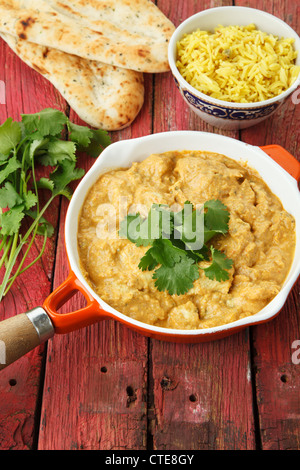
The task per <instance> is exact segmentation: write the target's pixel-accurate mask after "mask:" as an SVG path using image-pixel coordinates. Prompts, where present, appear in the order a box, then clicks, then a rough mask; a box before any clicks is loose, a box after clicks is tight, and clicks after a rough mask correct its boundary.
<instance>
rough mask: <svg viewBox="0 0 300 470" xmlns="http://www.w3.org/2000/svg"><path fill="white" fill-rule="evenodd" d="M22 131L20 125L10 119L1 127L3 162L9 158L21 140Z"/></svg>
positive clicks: (0, 149) (0, 139) (0, 142)
mask: <svg viewBox="0 0 300 470" xmlns="http://www.w3.org/2000/svg"><path fill="white" fill-rule="evenodd" d="M21 136H22V131H21V127H20V124H19V123H18V122H14V121H13V120H12V118H8V119H7V120H6V121H5V122H4V123H3V124H2V126H0V153H1V160H2V159H4V156H8V155H9V154H10V152H11V151H12V150H13V149H14V148H15V147H16V146H17V144H18V143H19V141H20V140H21Z"/></svg>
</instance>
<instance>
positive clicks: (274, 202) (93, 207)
mask: <svg viewBox="0 0 300 470" xmlns="http://www.w3.org/2000/svg"><path fill="white" fill-rule="evenodd" d="M120 197H126V198H127V203H128V205H127V210H128V209H129V208H130V207H131V206H132V205H133V204H142V205H144V206H145V207H146V208H147V212H146V213H145V214H143V215H145V216H146V215H147V213H148V211H149V210H150V207H151V206H152V204H153V203H159V204H167V205H168V206H172V205H173V204H176V203H177V204H180V205H181V206H182V205H183V204H184V202H185V201H187V200H188V201H190V202H192V203H193V204H194V205H196V204H203V203H204V202H205V201H207V200H210V199H220V200H221V201H222V202H223V203H224V204H225V205H226V206H227V208H228V210H229V212H230V221H229V231H228V233H227V234H226V235H225V236H224V235H220V236H217V237H216V238H214V241H213V244H214V246H215V247H216V248H217V249H219V250H222V251H224V252H225V253H226V255H227V257H228V258H231V259H232V260H233V262H234V264H233V268H232V269H231V270H230V279H229V280H228V281H223V282H218V281H212V280H210V279H208V278H207V277H206V276H205V274H204V272H203V270H201V269H200V278H199V279H198V280H197V281H195V283H194V287H193V288H192V289H191V290H190V291H189V292H188V293H186V294H184V295H179V296H178V295H170V294H169V293H167V292H159V291H158V290H157V288H156V287H155V285H154V280H153V279H152V275H153V271H144V272H142V271H141V270H140V269H139V268H138V264H139V261H140V259H141V257H142V256H143V255H144V253H145V252H146V251H147V250H148V249H149V247H137V246H136V245H135V244H134V243H132V242H130V241H129V240H127V239H120V238H119V236H118V228H119V227H118V224H117V225H116V227H114V224H113V220H111V221H110V219H109V218H110V217H112V215H111V214H109V213H108V215H106V218H107V220H106V222H107V223H108V226H109V224H110V222H112V223H111V224H110V225H111V227H110V229H109V231H108V233H109V235H108V238H106V239H101V238H99V237H98V235H97V226H98V224H99V222H101V221H102V223H103V217H104V216H103V213H101V211H100V212H99V209H98V212H97V208H98V207H99V205H102V204H112V205H113V206H114V207H115V211H116V216H117V221H118V217H119V202H120ZM78 249H79V256H80V259H81V266H82V271H83V273H84V275H85V277H86V279H87V281H88V282H89V284H90V285H91V287H92V288H93V290H94V291H95V292H96V293H97V294H98V295H99V296H100V297H101V298H102V299H103V300H104V301H105V302H107V303H108V304H109V305H111V306H112V307H113V308H115V309H116V310H118V311H119V312H121V313H123V314H126V315H128V316H129V317H131V318H134V319H136V320H139V321H141V322H144V323H148V324H151V325H156V326H161V327H166V328H175V329H198V328H208V327H213V326H218V325H223V324H226V323H230V322H233V321H235V320H238V319H240V318H243V317H247V316H250V315H253V314H255V313H257V312H258V311H259V310H261V309H262V308H263V307H265V306H266V305H267V304H268V303H269V302H270V301H271V300H272V299H273V298H274V296H276V294H277V293H278V292H279V290H280V289H281V286H282V284H283V282H284V280H285V278H286V276H287V274H288V271H289V269H290V267H291V264H292V259H293V255H294V250H295V220H294V218H293V217H292V216H291V215H290V214H288V213H287V212H286V211H285V210H284V209H283V207H282V204H281V202H280V201H279V199H278V198H277V197H276V196H275V195H274V194H272V192H271V191H270V189H269V188H268V187H267V185H266V184H265V183H264V182H263V181H262V179H261V178H260V177H259V175H258V174H257V173H256V172H255V171H254V170H252V169H250V168H248V167H247V166H246V165H244V164H240V163H238V162H236V161H234V160H232V159H230V158H228V157H226V156H223V155H220V154H216V153H211V152H200V151H185V152H167V153H163V154H153V155H150V156H149V157H148V158H147V159H146V160H144V161H143V162H141V163H133V164H132V166H131V167H130V168H129V169H119V170H113V171H110V172H108V173H106V174H103V175H102V176H100V178H99V179H98V181H97V182H96V183H95V184H94V185H93V187H92V188H91V190H90V192H89V194H88V196H87V198H86V200H85V202H84V205H83V207H82V211H81V215H80V219H79V227H78Z"/></svg>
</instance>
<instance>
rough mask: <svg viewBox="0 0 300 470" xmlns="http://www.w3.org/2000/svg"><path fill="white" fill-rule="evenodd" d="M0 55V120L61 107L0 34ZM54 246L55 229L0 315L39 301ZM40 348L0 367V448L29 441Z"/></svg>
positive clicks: (44, 292) (43, 294)
mask: <svg viewBox="0 0 300 470" xmlns="http://www.w3.org/2000/svg"><path fill="white" fill-rule="evenodd" d="M0 57H1V61H0V64H1V65H0V80H2V81H3V82H4V83H5V89H6V100H5V101H6V104H4V103H2V100H1V104H0V123H1V124H2V123H3V122H4V120H5V119H7V117H10V116H11V117H13V118H14V119H16V120H20V114H21V113H33V112H37V111H40V110H41V109H43V108H46V107H55V108H58V109H61V110H63V111H64V109H65V106H66V105H65V102H64V100H63V99H62V98H61V96H60V95H59V93H57V92H56V91H55V90H54V88H53V87H52V86H51V85H50V83H49V82H48V81H47V80H45V79H44V78H43V77H41V76H40V75H39V74H38V73H36V72H34V71H33V70H32V69H30V68H29V67H28V66H27V65H25V64H24V63H22V62H21V61H20V60H19V59H18V58H17V56H16V55H15V54H14V53H13V52H12V51H11V50H10V49H9V48H8V46H6V44H5V43H4V42H3V41H2V40H1V41H0ZM41 174H43V172H42V173H41ZM45 197H46V195H45ZM47 217H48V218H49V220H50V221H51V222H52V223H53V225H54V226H56V225H57V218H58V201H57V203H56V204H54V205H53V206H52V208H51V211H49V212H48V214H47ZM41 242H42V240H40V239H37V240H36V242H35V244H34V246H33V249H32V252H31V253H30V258H29V259H30V260H31V259H34V258H35V257H36V256H37V255H38V253H39V252H40V248H41ZM54 251H55V235H54V237H53V238H52V239H51V240H49V241H48V242H47V247H46V251H45V253H44V255H43V257H42V259H41V260H40V261H39V262H38V263H36V264H35V265H34V266H33V267H32V268H31V269H30V270H29V271H27V272H26V273H24V274H23V275H21V276H20V277H19V278H18V279H17V281H16V283H15V285H14V286H13V288H12V290H11V291H10V292H9V294H8V295H7V296H6V297H5V298H4V300H3V301H2V302H1V304H0V319H1V320H2V319H4V318H8V317H10V316H12V315H15V314H18V313H22V312H26V311H28V310H29V309H31V308H34V307H36V306H38V305H41V304H42V302H43V300H44V298H45V297H46V296H47V295H48V294H49V292H50V289H51V278H52V267H53V261H54ZM43 351H44V346H41V347H39V348H37V349H35V350H34V351H33V352H31V353H29V354H27V355H26V356H24V357H23V358H21V359H20V360H18V361H17V362H16V363H14V364H12V365H10V366H9V367H8V368H7V369H4V370H3V371H2V372H1V375H0V395H1V404H0V449H28V448H32V446H33V442H34V425H35V413H36V410H37V400H38V394H39V387H40V374H41V368H42V355H43Z"/></svg>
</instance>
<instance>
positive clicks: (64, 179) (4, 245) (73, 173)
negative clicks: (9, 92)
mask: <svg viewBox="0 0 300 470" xmlns="http://www.w3.org/2000/svg"><path fill="white" fill-rule="evenodd" d="M21 117H22V120H21V122H17V121H13V119H12V118H8V119H7V120H6V121H5V122H4V124H2V126H0V269H1V268H2V269H3V270H4V277H3V278H2V281H1V284H0V301H1V300H2V298H3V297H4V296H5V295H6V294H7V292H8V291H9V289H10V288H11V286H12V284H13V282H14V281H15V279H16V278H17V276H18V275H19V274H21V273H23V272H24V271H26V270H27V269H28V268H30V267H31V266H32V265H33V264H34V263H36V262H37V261H38V259H39V258H40V257H41V256H42V254H43V252H44V250H45V246H46V241H47V238H48V237H51V236H52V234H53V232H54V228H53V226H52V225H51V224H50V223H49V221H47V220H46V219H45V217H44V214H45V212H46V210H47V209H48V208H49V206H50V205H51V204H52V202H53V200H54V199H55V198H56V197H57V196H65V197H67V198H68V199H70V198H71V195H72V192H71V189H70V188H69V186H68V185H69V184H70V183H71V181H75V180H78V179H80V178H82V176H83V175H84V170H83V169H82V168H77V167H76V163H77V157H76V151H77V150H79V151H85V152H86V153H88V154H89V155H91V156H92V157H94V158H96V157H98V155H99V154H100V153H101V151H102V150H103V148H104V147H106V146H107V145H109V144H110V143H111V141H110V138H109V136H108V134H107V133H106V132H105V131H102V130H94V129H90V128H88V127H85V126H79V125H77V124H74V123H72V122H70V120H69V119H68V118H67V116H66V115H65V114H64V113H62V112H61V111H58V110H56V109H52V108H48V109H44V110H43V111H41V112H39V113H36V114H23V115H21ZM64 134H67V135H68V140H66V139H64V138H63V136H64ZM37 165H44V166H45V167H49V175H48V176H47V177H41V178H39V179H38V178H37V173H36V167H37ZM40 190H48V191H50V195H49V198H48V200H47V202H46V203H45V204H44V205H43V207H41V198H40V196H39V191H40ZM25 218H29V220H31V224H30V226H29V228H28V229H27V230H22V229H23V222H24V221H25ZM24 232H25V233H24ZM37 235H41V236H42V237H43V245H42V249H41V251H40V253H39V255H38V256H37V257H36V258H35V259H34V260H33V261H31V262H30V263H28V264H27V265H26V264H25V263H26V260H27V258H28V255H29V252H30V249H31V247H32V245H33V243H34V240H35V237H36V236H37ZM19 255H20V257H21V259H20V261H18V262H17V258H18V256H19ZM14 268H15V269H14Z"/></svg>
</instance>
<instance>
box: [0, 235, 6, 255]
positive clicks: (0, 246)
mask: <svg viewBox="0 0 300 470" xmlns="http://www.w3.org/2000/svg"><path fill="white" fill-rule="evenodd" d="M6 240H7V235H4V237H3V239H2V242H1V243H0V253H1V250H2V248H3V247H4V245H5V243H6Z"/></svg>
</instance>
